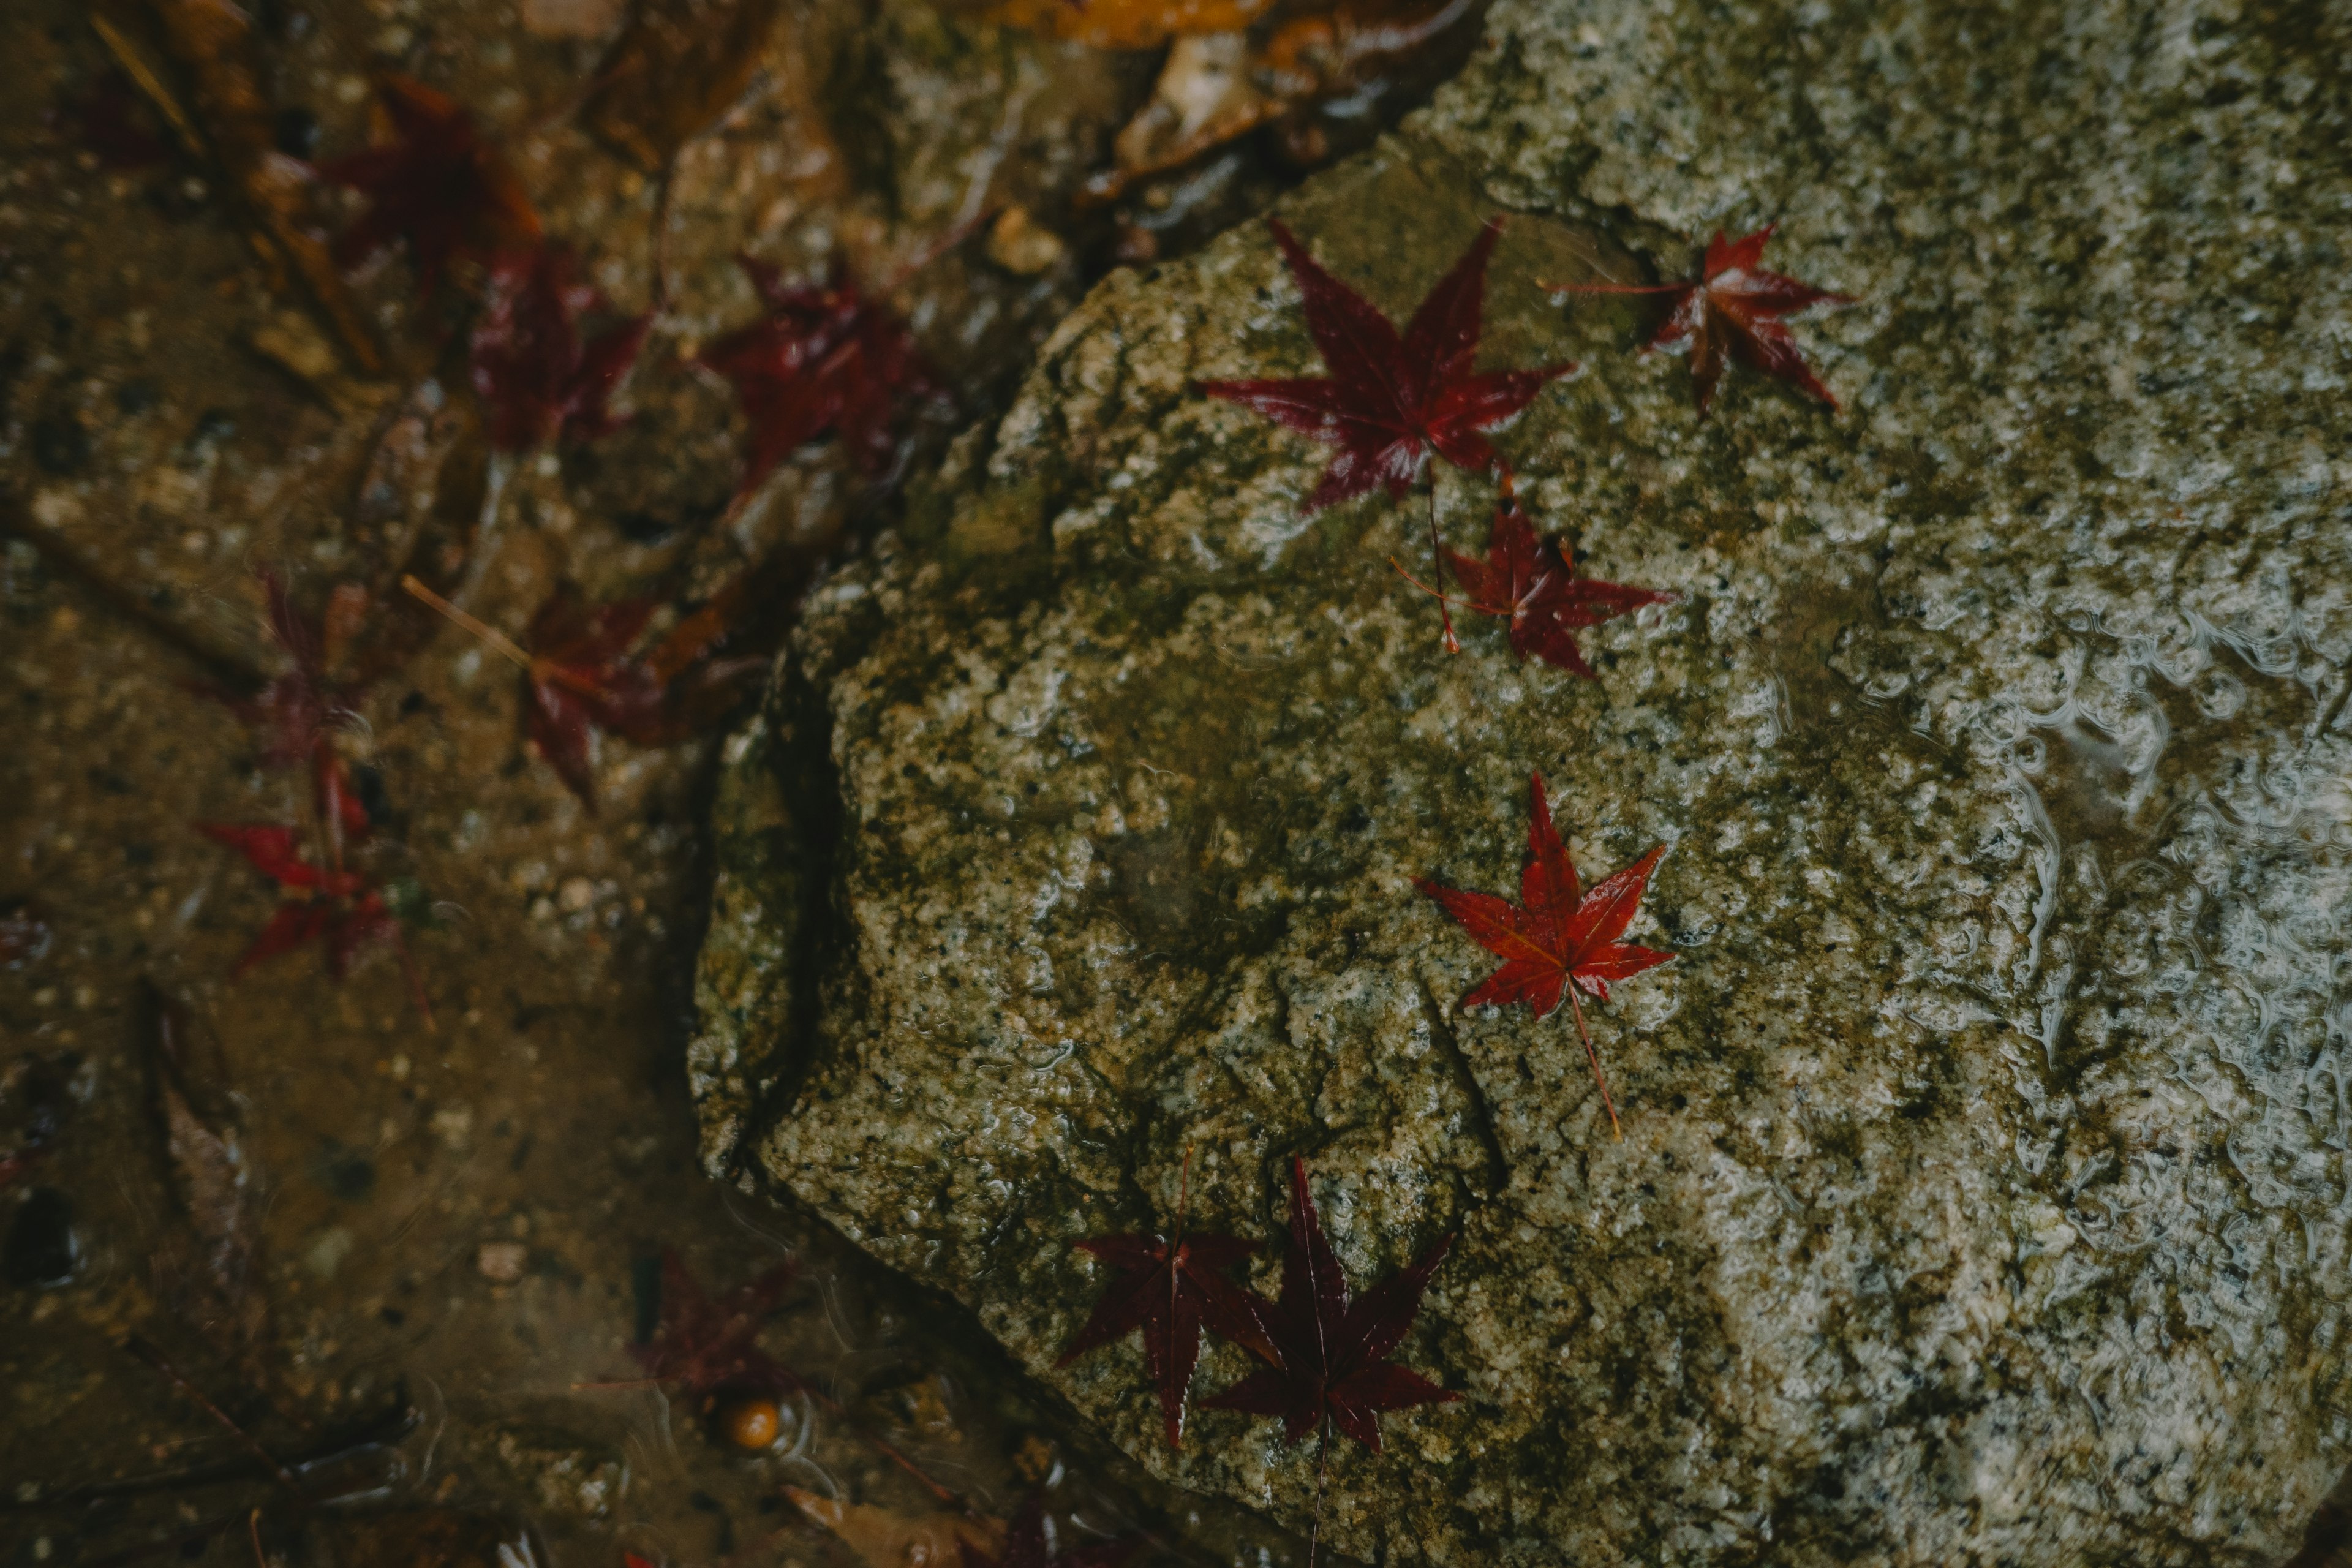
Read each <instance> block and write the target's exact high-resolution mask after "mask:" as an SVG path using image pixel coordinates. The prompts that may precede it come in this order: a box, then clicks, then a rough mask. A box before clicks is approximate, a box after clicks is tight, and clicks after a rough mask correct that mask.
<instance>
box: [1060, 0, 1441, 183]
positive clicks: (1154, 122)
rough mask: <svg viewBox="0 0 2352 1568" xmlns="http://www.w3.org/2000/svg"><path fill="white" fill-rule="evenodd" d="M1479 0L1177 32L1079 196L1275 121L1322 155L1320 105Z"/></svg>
mask: <svg viewBox="0 0 2352 1568" xmlns="http://www.w3.org/2000/svg"><path fill="white" fill-rule="evenodd" d="M1480 3H1481V0H1439V3H1437V4H1434V5H1432V4H1427V3H1426V0H1421V3H1413V4H1407V5H1394V4H1388V5H1383V4H1381V3H1380V0H1356V3H1354V4H1348V5H1336V6H1334V7H1332V8H1331V9H1330V10H1328V12H1325V13H1323V14H1321V15H1317V16H1299V17H1297V18H1295V19H1293V20H1291V21H1288V22H1286V23H1285V24H1284V25H1283V26H1281V27H1279V28H1277V29H1276V31H1275V33H1274V34H1273V36H1272V37H1268V38H1266V39H1265V40H1264V41H1263V42H1262V43H1261V42H1258V41H1256V40H1255V39H1254V38H1253V37H1252V36H1251V35H1250V34H1248V33H1245V32H1223V33H1205V34H1192V35H1188V36H1186V37H1179V38H1178V39H1177V40H1176V41H1175V43H1174V44H1173V45H1172V46H1171V47H1170V48H1169V51H1168V58H1167V60H1166V62H1165V63H1164V64H1162V65H1161V67H1160V77H1159V79H1158V80H1157V81H1156V82H1155V83H1154V84H1153V86H1152V90H1151V98H1150V101H1148V102H1147V103H1145V105H1144V106H1143V108H1142V109H1140V110H1138V111H1137V112H1136V114H1135V117H1134V118H1133V119H1132V120H1130V121H1128V122H1127V124H1126V125H1125V126H1124V127H1123V128H1122V129H1121V130H1120V131H1119V133H1118V137H1117V139H1116V140H1115V141H1114V142H1112V144H1111V153H1112V158H1113V163H1112V166H1111V167H1110V168H1108V169H1107V170H1104V171H1103V172H1102V173H1100V174H1096V175H1095V176H1094V177H1092V178H1091V179H1089V180H1087V183H1086V184H1084V185H1083V186H1081V187H1080V189H1079V192H1078V197H1077V199H1078V203H1079V205H1082V206H1090V205H1098V204H1100V203H1103V202H1108V201H1112V200H1115V199H1116V198H1117V197H1118V196H1119V195H1123V194H1124V193H1125V192H1126V191H1127V190H1128V188H1129V186H1131V185H1133V184H1135V183H1136V182H1137V181H1138V180H1140V179H1143V178H1146V177H1147V176H1149V175H1152V174H1164V173H1166V172H1167V171H1169V170H1171V169H1175V168H1179V167H1181V166H1182V165H1183V164H1186V163H1191V162H1192V160H1194V159H1195V158H1198V157H1200V156H1201V154H1202V153H1206V152H1208V151H1209V150H1210V149H1212V148H1214V147H1221V146H1223V145H1224V144H1225V143H1226V142H1231V141H1233V140H1234V139H1235V138H1236V137H1240V136H1243V135H1245V134H1247V133H1248V132H1251V131H1254V130H1255V129H1256V128H1257V127H1259V126H1261V125H1265V124H1268V123H1269V122H1272V121H1282V123H1283V129H1284V131H1285V132H1286V134H1285V141H1286V144H1290V145H1289V150H1290V152H1291V155H1292V157H1293V159H1294V160H1295V161H1297V162H1300V163H1317V162H1319V161H1321V159H1322V158H1323V157H1326V156H1328V145H1327V144H1326V143H1323V142H1321V141H1320V140H1319V132H1318V130H1317V128H1315V127H1314V126H1313V124H1312V121H1311V115H1312V111H1313V110H1314V108H1315V106H1316V105H1318V104H1321V103H1325V102H1328V101H1329V100H1332V99H1336V98H1341V97H1344V96H1346V95H1348V94H1350V93H1354V92H1356V91H1358V89H1362V88H1364V87H1366V86H1368V85H1369V84H1371V83H1373V82H1375V81H1376V80H1377V79H1381V78H1383V77H1386V76H1388V75H1390V74H1391V73H1393V72H1396V71H1399V70H1401V69H1403V68H1406V67H1407V64H1408V62H1410V61H1411V60H1412V58H1413V57H1414V56H1416V55H1419V54H1421V53H1423V51H1424V50H1426V49H1428V48H1429V47H1430V46H1431V45H1432V44H1433V43H1434V42H1435V41H1436V40H1438V39H1439V38H1441V37H1443V36H1444V35H1445V34H1446V33H1448V32H1449V31H1451V30H1452V29H1453V28H1454V27H1455V26H1458V25H1460V24H1462V23H1464V22H1465V21H1466V20H1467V19H1468V18H1469V17H1471V16H1473V15H1474V14H1475V12H1476V11H1477V10H1478V8H1479V5H1480ZM1318 148H1321V149H1322V150H1320V151H1318Z"/></svg>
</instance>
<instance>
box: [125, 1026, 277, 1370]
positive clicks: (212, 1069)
mask: <svg viewBox="0 0 2352 1568" xmlns="http://www.w3.org/2000/svg"><path fill="white" fill-rule="evenodd" d="M143 989H144V993H145V994H144V1009H145V1011H146V1013H147V1026H146V1037H147V1055H148V1068H149V1078H150V1083H151V1086H152V1094H153V1103H154V1108H155V1117H156V1121H157V1127H158V1131H159V1133H160V1135H161V1140H162V1149H163V1166H164V1174H165V1179H166V1181H167V1183H168V1184H169V1186H170V1188H171V1191H172V1195H173V1201H174V1205H175V1206H176V1208H177V1209H178V1211H179V1215H180V1219H181V1221H182V1223H183V1226H184V1230H183V1231H182V1232H181V1234H179V1235H178V1236H177V1237H173V1238H171V1239H169V1240H168V1241H167V1244H166V1245H165V1246H164V1247H161V1248H159V1249H158V1252H157V1255H156V1269H157V1274H158V1276H159V1278H158V1288H159V1292H160V1293H161V1294H162V1296H163V1299H164V1300H165V1301H166V1303H167V1304H169V1305H170V1306H172V1307H173V1310H175V1311H177V1312H178V1313H179V1315H180V1316H181V1317H182V1318H183V1319H184V1320H185V1321H187V1322H188V1323H189V1325H190V1326H191V1327H193V1328H195V1329H196V1330H198V1331H201V1332H204V1333H205V1334H207V1335H208V1336H215V1337H218V1338H221V1339H223V1340H225V1341H226V1347H225V1348H228V1349H230V1350H232V1351H235V1352H244V1351H246V1350H247V1349H249V1348H250V1347H251V1345H252V1343H253V1342H254V1341H255V1339H256V1338H257V1336H258V1334H259V1332H260V1331H261V1328H262V1326H263V1324H264V1322H265V1321H266V1307H265V1304H264V1303H263V1301H262V1300H261V1298H260V1297H259V1296H258V1295H257V1294H255V1293H254V1290H253V1286H254V1283H255V1281H256V1279H257V1274H258V1266H257V1252H258V1247H259V1237H258V1236H257V1233H256V1226H255V1221H254V1215H253V1213H252V1208H251V1204H252V1198H253V1188H254V1183H253V1170H252V1165H251V1163H250V1162H249V1161H248V1160H247V1156H246V1152H245V1149H244V1145H243V1143H242V1142H241V1140H240V1139H239V1137H238V1131H237V1126H236V1117H235V1113H234V1110H233V1109H232V1106H231V1101H230V1100H229V1097H228V1093H227V1085H226V1072H225V1070H224V1069H223V1068H222V1067H221V1064H220V1058H219V1053H218V1050H217V1049H216V1048H215V1047H212V1045H211V1042H210V1041H209V1040H208V1039H199V1037H197V1034H196V1032H195V1030H194V1027H193V1026H192V1025H191V1023H190V1021H189V1017H188V1013H187V1009H186V1008H184V1007H183V1006H182V1005H180V1004H179V1003H178V1002H177V1001H175V1000H173V998H171V997H169V996H166V995H165V994H163V992H161V991H159V990H157V989H155V988H154V987H153V986H152V985H149V986H146V987H144V988H143Z"/></svg>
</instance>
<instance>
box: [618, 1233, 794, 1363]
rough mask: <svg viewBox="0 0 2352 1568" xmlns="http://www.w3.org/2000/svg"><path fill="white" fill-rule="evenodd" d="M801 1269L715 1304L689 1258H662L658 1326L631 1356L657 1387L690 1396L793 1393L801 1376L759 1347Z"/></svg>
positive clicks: (667, 1254)
mask: <svg viewBox="0 0 2352 1568" xmlns="http://www.w3.org/2000/svg"><path fill="white" fill-rule="evenodd" d="M795 1272H796V1270H795V1269H794V1268H793V1266H792V1265H791V1264H789V1263H780V1264H778V1265H776V1267H774V1268H771V1269H769V1270H768V1271H767V1272H766V1273H764V1274H762V1275H761V1276H760V1277H759V1278H758V1279H754V1280H752V1281H751V1283H750V1284H748V1285H741V1286H738V1287H737V1288H736V1289H733V1290H730V1291H729V1292H727V1293H726V1294H725V1295H723V1296H720V1297H719V1298H717V1299H716V1300H714V1299H712V1298H710V1297H709V1296H706V1295H704V1294H703V1291H702V1287H701V1286H700V1285H698V1284H697V1283H696V1282H695V1279H694V1276H693V1275H691V1274H689V1273H688V1272H687V1268H686V1261H685V1259H683V1258H680V1257H678V1255H677V1253H676V1252H673V1251H664V1252H663V1254H662V1274H661V1320H660V1322H659V1324H658V1326H657V1327H656V1329H655V1330H654V1337H653V1339H652V1340H651V1341H649V1342H646V1343H645V1344H641V1345H631V1346H630V1347H629V1353H630V1354H631V1355H633V1356H635V1358H636V1359H637V1363H638V1364H639V1365H640V1366H643V1367H644V1368H645V1369H646V1376H647V1377H650V1378H652V1379H654V1380H655V1381H656V1382H657V1383H674V1384H677V1385H678V1386H679V1387H680V1388H682V1389H685V1390H686V1391H687V1392H688V1393H690V1394H715V1393H717V1392H719V1390H721V1389H727V1390H730V1391H732V1392H738V1393H745V1394H750V1393H761V1394H792V1393H795V1392H797V1391H799V1390H800V1389H801V1388H802V1387H803V1384H802V1381H801V1379H800V1376H799V1375H798V1374H797V1373H793V1371H792V1370H791V1369H789V1368H787V1367H785V1366H784V1365H782V1363H779V1362H777V1361H775V1360H774V1359H773V1358H772V1357H771V1356H769V1355H768V1354H767V1353H766V1352H763V1351H761V1349H760V1348H759V1346H758V1344H757V1343H756V1341H757V1340H758V1339H759V1337H760V1329H761V1324H763V1323H764V1322H765V1321H767V1317H768V1314H769V1313H770V1312H772V1311H773V1310H775V1306H776V1303H777V1302H778V1301H779V1300H782V1299H783V1294H784V1292H785V1291H786V1290H789V1289H792V1284H793V1277H794V1275H795Z"/></svg>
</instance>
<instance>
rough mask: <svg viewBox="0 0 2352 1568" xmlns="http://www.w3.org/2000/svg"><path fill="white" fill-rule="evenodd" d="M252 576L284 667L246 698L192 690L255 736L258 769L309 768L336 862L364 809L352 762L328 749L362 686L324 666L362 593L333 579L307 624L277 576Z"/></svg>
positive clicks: (342, 639) (363, 819) (357, 834)
mask: <svg viewBox="0 0 2352 1568" xmlns="http://www.w3.org/2000/svg"><path fill="white" fill-rule="evenodd" d="M256 575H257V576H258V577H259V578H260V580H261V587H262V592H263V593H264V594H265V595H267V596H268V602H269V635H270V637H271V639H272V640H274V641H275V642H276V643H277V644H278V647H279V649H280V650H281V651H283V652H284V653H285V655H286V660H287V666H288V668H285V669H284V670H283V671H281V672H280V673H279V674H278V675H277V676H276V677H274V678H273V679H271V680H270V681H269V683H268V685H266V686H264V687H263V688H262V689H261V690H260V691H259V692H257V693H256V694H255V695H253V696H251V697H238V696H234V695H231V694H229V693H227V692H224V691H221V690H219V689H216V688H213V687H208V686H207V687H200V688H198V689H200V690H202V691H203V692H204V694H205V695H206V696H208V697H211V698H213V699H214V700H216V701H219V702H222V703H225V704H226V705H227V707H228V709H229V710H230V711H232V712H234V713H235V714H236V716H237V717H238V718H239V719H241V720H243V721H245V722H246V723H247V725H249V726H251V727H252V728H253V729H254V730H255V731H257V733H258V734H259V735H260V737H261V759H260V760H261V764H262V765H263V766H264V767H268V768H290V767H296V766H303V767H308V768H309V769H310V784H311V790H312V794H313V796H314V799H315V803H316V805H317V806H318V811H319V820H320V823H321V825H322V826H324V827H325V828H326V831H327V833H328V834H329V836H330V837H329V849H330V857H331V859H338V860H339V859H340V858H341V852H342V843H343V840H344V839H345V838H346V837H350V838H353V839H357V838H362V837H366V835H367V831H368V827H369V822H368V814H367V808H366V807H365V806H364V805H361V804H360V800H359V797H358V796H357V795H355V794H354V793H353V791H352V775H351V766H350V764H349V763H346V762H345V761H344V760H343V757H342V754H341V752H338V751H337V750H336V749H335V732H336V731H338V730H340V729H341V728H342V727H343V726H344V725H346V724H348V723H350V722H352V721H354V720H356V719H357V717H358V708H357V704H358V702H359V699H360V694H361V691H362V689H363V685H364V683H363V682H348V683H347V682H342V681H338V680H336V679H334V678H333V677H332V676H331V675H330V674H329V673H328V671H329V669H330V668H331V666H332V665H333V664H334V662H335V660H336V658H337V656H338V654H339V653H340V651H341V647H342V646H343V644H345V643H346V642H347V641H349V639H350V637H351V636H352V632H353V630H354V629H355V628H356V626H357V625H358V623H359V620H360V617H361V616H363V615H364V614H365V613H366V608H367V597H368V595H367V590H366V589H364V588H362V587H361V586H360V585H359V584H356V583H343V584H337V585H336V587H335V590H334V592H333V593H332V594H331V595H330V596H329V598H328V601H327V609H326V613H325V615H324V616H321V617H320V619H319V620H317V621H312V620H309V619H307V618H305V617H304V616H302V615H300V614H299V612H298V611H296V609H295V608H294V605H293V601H292V599H291V598H290V597H289V595H288V594H287V592H286V584H285V583H284V582H283V581H282V580H281V579H280V578H279V577H278V574H276V573H275V572H272V571H269V570H268V569H267V568H265V569H263V570H262V571H260V572H258V573H257V574H256Z"/></svg>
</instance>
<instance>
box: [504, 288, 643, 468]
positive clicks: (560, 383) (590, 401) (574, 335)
mask: <svg viewBox="0 0 2352 1568" xmlns="http://www.w3.org/2000/svg"><path fill="white" fill-rule="evenodd" d="M605 309H606V306H605V301H604V295H603V294H601V293H599V292H598V291H597V290H596V289H595V288H594V286H593V285H592V284H588V283H584V282H582V281H580V280H579V279H578V278H576V277H575V276H574V265H573V262H572V253H571V252H570V251H568V250H566V249H565V248H564V247H562V246H560V245H541V246H539V247H535V248H533V249H530V250H522V251H507V252H504V253H502V254H501V255H499V257H498V258H496V259H495V260H494V261H493V262H492V263H491V264H490V271H489V280H488V286H487V287H486V288H485V289H484V291H483V297H482V310H481V313H480V314H479V315H478V316H477V317H476V318H475V321H474V332H473V342H472V353H473V363H472V371H473V382H474V391H475V393H476V394H477V395H478V396H479V397H480V398H481V400H482V404H483V406H484V407H485V408H486V409H488V413H489V431H490V442H491V444H492V445H493V446H496V447H499V449H500V450H502V451H509V452H520V451H528V450H530V449H531V448H533V447H544V446H547V445H549V444H550V443H551V442H553V441H555V440H556V439H557V438H558V437H571V438H572V439H575V440H582V441H593V440H594V439H595V438H596V437H599V436H603V435H604V434H606V433H607V432H609V431H611V430H613V429H614V428H615V427H616V426H618V425H619V423H620V422H619V421H618V420H617V419H615V418H614V416H613V415H612V412H611V411H610V410H609V409H608V408H607V407H606V406H605V404H606V402H607V400H608V399H610V398H611V396H612V395H613V392H614V389H615V388H616V387H617V386H619V384H620V382H621V378H622V377H623V376H624V375H625V374H628V370H629V366H630V365H632V364H634V363H635V362H636V357H637V351H638V350H639V349H640V348H642V347H643V346H644V344H645V341H646V331H647V329H649V328H650V327H651V326H652V325H653V317H652V315H651V314H649V313H648V314H646V315H639V316H631V317H629V318H627V319H626V320H625V321H619V322H616V323H614V325H612V326H609V327H607V328H606V329H605V330H604V331H602V332H599V333H598V334H596V336H594V337H593V338H590V339H587V340H586V341H584V342H583V340H582V338H581V335H580V321H581V318H582V317H583V316H585V315H588V314H590V313H592V312H601V311H603V310H605Z"/></svg>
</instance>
